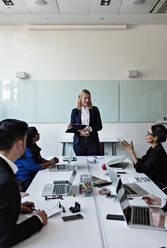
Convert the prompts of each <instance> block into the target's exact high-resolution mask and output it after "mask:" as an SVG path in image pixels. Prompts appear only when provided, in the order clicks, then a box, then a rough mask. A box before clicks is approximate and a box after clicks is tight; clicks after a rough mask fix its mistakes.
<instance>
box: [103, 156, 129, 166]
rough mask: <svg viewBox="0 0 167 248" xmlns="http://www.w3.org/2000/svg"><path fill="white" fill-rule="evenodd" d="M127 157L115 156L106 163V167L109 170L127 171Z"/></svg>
mask: <svg viewBox="0 0 167 248" xmlns="http://www.w3.org/2000/svg"><path fill="white" fill-rule="evenodd" d="M126 158H127V156H113V157H112V158H111V159H110V160H108V161H107V162H106V166H107V167H108V168H110V167H112V168H119V169H125V168H126V167H127V166H128V165H129V163H128V162H123V161H124V160H125V159H126Z"/></svg>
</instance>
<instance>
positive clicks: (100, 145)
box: [99, 142, 104, 156]
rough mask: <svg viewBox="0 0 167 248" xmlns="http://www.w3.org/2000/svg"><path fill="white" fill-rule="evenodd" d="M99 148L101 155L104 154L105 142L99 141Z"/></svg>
mask: <svg viewBox="0 0 167 248" xmlns="http://www.w3.org/2000/svg"><path fill="white" fill-rule="evenodd" d="M99 150H100V154H99V155H101V156H104V142H99Z"/></svg>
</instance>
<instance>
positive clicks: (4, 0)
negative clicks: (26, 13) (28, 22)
mask: <svg viewBox="0 0 167 248" xmlns="http://www.w3.org/2000/svg"><path fill="white" fill-rule="evenodd" d="M2 2H4V4H5V5H7V6H13V5H14V3H13V1H12V0H2Z"/></svg>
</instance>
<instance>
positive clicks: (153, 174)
mask: <svg viewBox="0 0 167 248" xmlns="http://www.w3.org/2000/svg"><path fill="white" fill-rule="evenodd" d="M166 134H167V129H166V128H165V127H164V126H163V125H161V124H157V125H153V126H152V127H151V128H150V129H149V131H148V132H147V134H146V142H148V143H149V144H150V145H151V147H150V148H149V149H148V151H147V153H146V155H144V156H143V157H142V158H141V159H140V158H137V157H136V154H135V151H134V147H133V143H132V142H131V144H128V143H127V142H126V141H125V140H124V141H123V142H121V147H122V148H123V149H124V150H127V151H128V152H129V153H130V155H131V157H132V160H133V163H134V167H135V169H136V171H137V172H141V173H145V174H146V175H147V176H148V177H149V178H150V179H151V180H152V181H153V182H154V183H156V184H157V185H158V186H159V187H160V188H161V189H162V188H163V187H165V186H166V183H167V154H166V152H165V150H164V148H163V146H162V145H161V143H162V142H164V141H166Z"/></svg>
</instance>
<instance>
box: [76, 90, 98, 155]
mask: <svg viewBox="0 0 167 248" xmlns="http://www.w3.org/2000/svg"><path fill="white" fill-rule="evenodd" d="M71 124H83V125H86V127H85V128H84V129H82V130H79V131H78V132H76V133H75V134H74V140H73V149H74V151H75V153H76V155H77V156H89V155H99V154H100V151H99V137H98V133H97V132H98V131H100V130H101V129H102V123H101V117H100V113H99V110H98V108H97V107H95V106H92V101H91V94H90V92H89V91H88V90H86V89H83V90H81V92H80V93H79V95H78V100H77V107H76V108H74V109H73V110H72V113H71Z"/></svg>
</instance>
